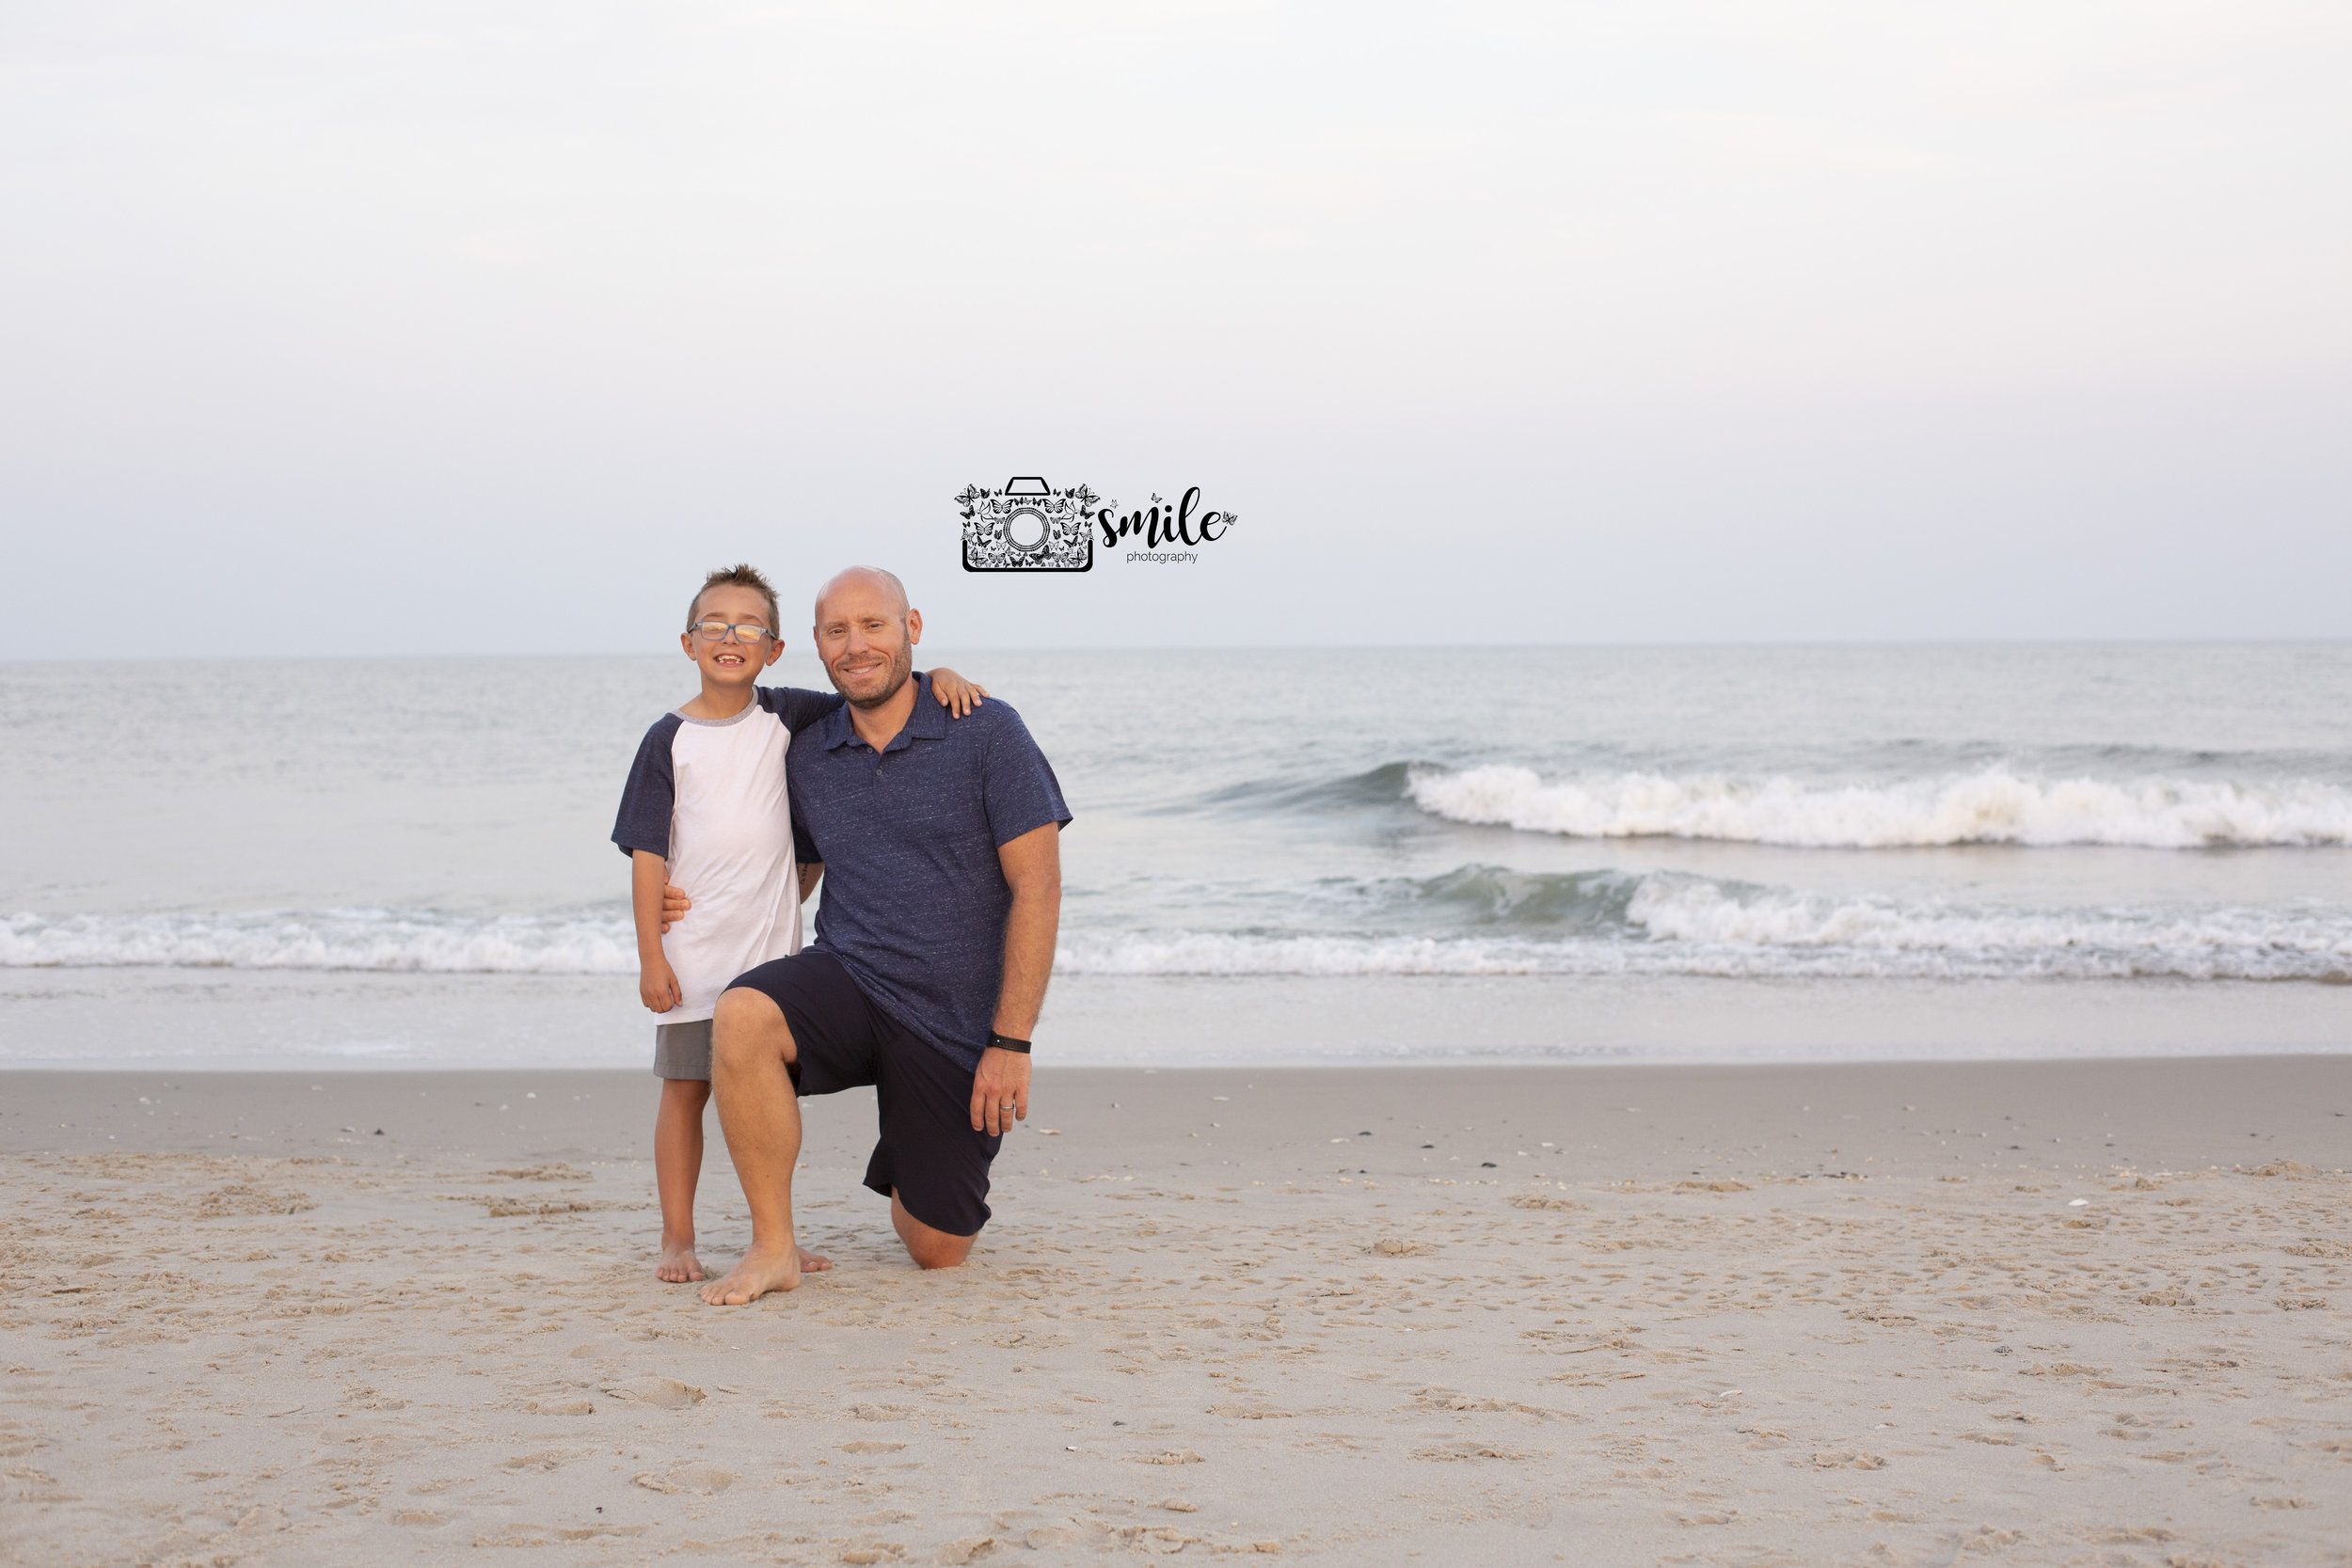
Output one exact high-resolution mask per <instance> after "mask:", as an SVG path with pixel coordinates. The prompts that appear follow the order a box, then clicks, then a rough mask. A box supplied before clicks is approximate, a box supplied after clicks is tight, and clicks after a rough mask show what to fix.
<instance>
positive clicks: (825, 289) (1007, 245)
mask: <svg viewBox="0 0 2352 1568" xmlns="http://www.w3.org/2000/svg"><path fill="white" fill-rule="evenodd" d="M41 10H42V11H43V12H45V14H37V13H36V10H35V8H29V7H23V6H18V7H10V8H7V9H6V10H5V11H0V213H4V214H5V217H4V218H0V429H5V436H0V532H5V536H6V554H5V560H6V562H7V570H6V571H5V572H4V573H0V657H84V656H87V655H89V654H91V653H93V652H95V653H101V654H108V655H116V654H181V655H214V654H221V655H251V654H269V653H273V652H278V651H281V650H284V651H293V652H296V653H299V654H302V655H305V656H310V655H316V654H320V653H329V652H348V653H478V652H505V651H528V650H541V651H548V652H564V651H598V652H608V651H624V650H631V649H639V648H644V649H648V650H651V649H655V648H659V647H660V646H661V645H662V643H663V641H664V640H665V639H666V638H668V637H672V636H674V635H675V628H676V625H677V622H678V621H679V620H680V619H681V615H682V610H683V601H684V596H685V594H686V593H687V591H688V590H689V589H691V586H692V584H693V583H694V582H695V581H698V580H699V576H700V573H701V572H702V570H703V569H704V568H706V567H707V566H709V565H712V564H716V563H720V562H727V561H732V560H735V559H738V558H748V559H750V560H753V561H755V562H759V563H761V564H762V565H764V566H766V567H767V568H768V569H770V570H771V572H772V573H773V574H774V575H775V576H776V577H777V578H778V579H779V581H780V583H781V584H782V585H783V586H784V587H785V588H786V590H787V596H788V597H790V598H791V599H793V600H795V601H799V600H801V599H802V598H803V596H804V595H805V594H806V593H807V592H808V590H810V589H811V588H813V587H814V586H815V584H816V582H817V581H818V579H819V578H822V577H823V576H824V575H826V574H827V573H828V572H830V571H831V570H833V569H834V568H835V567H837V566H840V565H842V564H845V563H848V562H852V561H872V562H879V563H882V564H885V565H889V566H892V567H895V568H896V569H897V570H898V571H899V572H900V573H901V575H903V576H904V577H906V578H908V579H909V581H910V583H911V584H912V586H913V587H914V590H915V596H916V600H917V602H918V603H920V604H921V605H922V606H923V607H924V608H925V609H926V610H927V611H928V612H929V614H930V620H931V625H932V633H933V639H932V640H933V641H934V642H935V643H945V644H946V645H949V646H961V645H970V646H981V647H985V646H1045V645H1072V646H1086V645H1104V644H1175V645H1181V644H1186V643H1245V644H1259V643H1274V644H1279V643H1297V642H1343V643H1391V642H1397V641H1406V642H1513V641H1724V640H1733V641H1756V640H1762V641H1841V640H1854V639H1868V640H1877V639H1912V638H1938V639H1941V638H1955V639H1977V638H2159V637H2191V638H2226V637H2280V636H2284V637H2345V636H2352V592H2347V588H2346V584H2347V582H2352V437H2347V436H2346V434H2345V432H2346V431H2347V430H2348V429H2352V285H2348V284H2347V279H2352V92H2348V91H2347V90H2346V89H2345V84H2346V83H2347V82H2352V8H2347V7H2345V6H2344V5H2343V4H2342V3H2341V0H2326V3H2319V4H2308V5H2307V4H2287V3H2272V0H2217V3H2213V4H2201V3H2200V4H2185V3H2167V0H2117V3H2112V4H2082V3H2075V0H2022V3H2011V0H1977V3H1971V4H1966V5H1962V4H1957V3H1953V4H1946V5H1943V6H1932V7H1931V6H1908V5H1887V4H1885V3H1883V0H1874V3H1867V4H1866V3H1853V4H1846V3H1840V0H1816V3H1790V4H1779V5H1757V4H1753V3H1746V0H1740V3H1733V0H1723V3H1707V0H1638V3H1628V4H1605V5H1580V4H1565V3H1557V0H1555V3H1552V4H1543V5H1528V6H1518V5H1499V4H1480V3H1475V0H1471V3H1462V0H1453V3H1449V4H1447V5H1444V6H1432V5H1420V6H1410V7H1406V6H1389V5H1380V4H1364V3H1361V0H1358V3H1353V4H1346V5H1320V6H1318V5H1274V4H1247V3H1238V0H1237V3H1230V4H1219V3H1202V4H1184V3H1173V0H1170V3H1161V4H1152V3H1141V4H1130V5H1124V6H1102V5H1078V4H1049V3H1042V0H1041V3H1032V4H1017V5H1000V4H988V3H973V0H956V3H942V4H937V5H895V6H894V5H877V6H862V5H857V6H853V5H826V4H805V5H803V4H766V5H761V4H740V5H735V4H721V3H710V4H695V3H681V0H670V3H667V4H660V5H654V4H628V3H610V0H608V3H596V0H562V3H560V4H559V3H555V0H525V3H519V4H500V3H497V0H465V3H463V4H457V3H453V0H400V3H399V4H391V3H389V0H341V3H338V4H334V5H330V6H322V5H319V4H316V3H315V0H302V3H295V0H285V3H282V4H270V3H256V0H216V3H212V4H198V5H188V4H185V3H174V4H161V3H158V4H152V5H136V4H117V3H112V0H77V3H76V4H73V5H71V6H57V7H49V8H41ZM1014 474H1041V475H1043V476H1045V477H1046V478H1048V479H1049V480H1051V481H1052V482H1054V483H1057V484H1066V483H1078V482H1084V483H1088V484H1089V485H1091V486H1092V487H1093V488H1094V489H1096V490H1097V491H1099V492H1101V493H1102V494H1103V495H1104V496H1105V497H1106V498H1110V499H1116V500H1117V501H1119V502H1120V505H1121V507H1122V508H1125V507H1128V506H1139V505H1142V504H1144V503H1145V502H1146V500H1147V499H1148V498H1149V496H1150V494H1151V493H1152V492H1153V491H1155V490H1156V491H1158V492H1159V493H1161V494H1162V495H1166V496H1173V495H1175V494H1177V493H1179V492H1181V491H1182V490H1183V489H1184V488H1185V487H1186V486H1188V485H1192V484H1198V485H1200V486H1201V487H1202V491H1203V496H1204V499H1205V502H1206V504H1208V505H1212V506H1221V507H1225V508H1229V509H1231V510H1232V511H1233V512H1235V513H1236V514H1238V515H1239V516H1240V518H1241V522H1240V523H1239V524H1238V525H1237V526H1236V527H1235V528H1234V530H1233V531H1232V533H1231V534H1230V535H1229V536H1228V537H1227V538H1225V539H1223V540H1220V541H1219V542H1217V543H1216V544H1214V545H1211V546H1205V547H1204V548H1203V549H1202V550H1201V551H1200V556H1201V559H1200V561H1199V562H1197V563H1195V564H1191V565H1173V566H1147V565H1141V564H1128V563H1126V562H1123V561H1120V560H1119V559H1117V558H1116V557H1115V555H1114V556H1111V557H1109V558H1106V559H1104V560H1102V561H1101V562H1100V563H1099V564H1098V565H1097V566H1096V568H1095V569H1094V571H1093V572H1091V573H1089V574H1088V575H1085V576H1074V575H1073V576H1045V575H1038V576H1024V577H1021V578H1004V577H974V576H967V575H965V574H964V573H963V572H962V571H961V569H960V566H959V556H958V521H957V518H956V515H955V508H954V506H953V504H952V500H951V498H952V497H953V496H954V494H955V492H956V491H957V490H959V489H960V488H961V487H962V486H963V485H964V484H966V483H974V482H977V483H987V484H1001V483H1004V482H1005V481H1006V480H1007V479H1008V478H1009V477H1010V476H1012V475H1014ZM787 624H788V625H789V626H794V627H796V628H797V626H799V625H800V624H802V623H801V622H800V620H799V611H797V610H791V609H787ZM796 641H797V639H796Z"/></svg>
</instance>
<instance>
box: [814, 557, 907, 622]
mask: <svg viewBox="0 0 2352 1568" xmlns="http://www.w3.org/2000/svg"><path fill="white" fill-rule="evenodd" d="M852 587H855V588H863V589H866V590H867V591H869V592H880V593H882V594H888V595H889V597H890V599H891V601H892V602H893V603H895V604H896V605H897V606H898V619H900V620H901V621H903V620H905V619H906V616H907V610H908V609H909V608H910V606H909V605H908V602H907V585H906V584H905V583H903V582H900V581H899V580H898V573H896V572H885V571H883V570H882V568H881V567H880V566H850V567H846V568H844V569H843V570H841V571H838V572H835V573H834V575H833V576H832V577H831V578H828V579H826V582H825V586H824V587H822V588H819V589H818V590H817V624H818V625H819V626H822V625H824V621H825V601H826V600H827V599H830V598H832V597H833V596H834V593H835V592H836V591H837V590H841V589H848V588H852Z"/></svg>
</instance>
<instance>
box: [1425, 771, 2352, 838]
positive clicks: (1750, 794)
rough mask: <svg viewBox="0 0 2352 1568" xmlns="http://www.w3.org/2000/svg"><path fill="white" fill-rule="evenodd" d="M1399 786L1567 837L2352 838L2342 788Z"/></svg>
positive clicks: (1498, 776) (1959, 781) (1465, 781)
mask: <svg viewBox="0 0 2352 1568" xmlns="http://www.w3.org/2000/svg"><path fill="white" fill-rule="evenodd" d="M1405 793H1406V797H1407V798H1408V799H1410V800H1412V801H1413V803H1414V804H1415V805H1417V806H1419V807H1421V809H1422V810H1423V811H1425V812H1428V813H1430V814H1431V815H1432V816H1441V817H1444V818H1447V819H1448V820H1450V821H1454V822H1467V823H1474V824H1481V825H1500V826H1504V827H1510V828H1516V829H1518V830H1520V831H1522V832H1542V833H1560V834H1564V835H1566V836H1570V837H1576V838H1647V837H1657V838H1693V839H1723V840H1728V841H1733V842H1740V843H1750V844H1784V845H1794V846H1801V847H1813V848H1852V849H1881V848H1894V847H1913V846H1932V845H1962V844H2015V845H2030V846H2055V845H2068V844H2081V845H2092V844H2097V845H2132V846H2138V847H2146V848H2157V849H2192V848H2211V847H2258V846H2277V847H2324V846H2342V845H2352V790H2347V789H2345V788H2343V787H2341V786H2338V785H2334V784H2320V783H2315V782H2310V781H2292V780H2290V781H2283V782H2280V783H2276V784H2229V783H2213V782H2205V781H2200V780H2188V779H2173V778H2149V779H2139V780H2133V781H2128V782H2122V783H2118V782H2111V781H2103V780H2098V779H2089V778H2076V779H2043V778H2035V777H2030V776H2026V775H2024V774H2020V773H2016V772H2012V771H2010V770H2008V769H2006V768H1985V769H1982V770H1980V771H1978V772H1974V773H1969V774H1965V775H1956V776H1952V777H1947V778H1939V779H1920V780H1915V781H1907V782H1899V783H1892V784H1805V783H1801V782H1799V781H1797V780H1793V779H1789V778H1785V777H1782V778H1754V779H1742V778H1737V777H1731V776H1724V775H1701V776H1692V777H1673V776H1669V775H1665V774H1660V773H1615V774H1607V775H1601V774H1592V775H1583V776H1580V777H1575V778H1568V779H1562V780H1559V781H1556V782H1553V783H1546V782H1545V781H1544V780H1543V779H1542V778H1540V777H1539V776H1538V775H1537V774H1536V773H1535V772H1534V770H1533V769H1532V768H1513V767H1487V768H1468V769H1463V770H1459V771H1452V770H1438V769H1416V770H1413V771H1412V772H1411V773H1410V774H1409V775H1408V776H1407V777H1406V781H1405Z"/></svg>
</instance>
